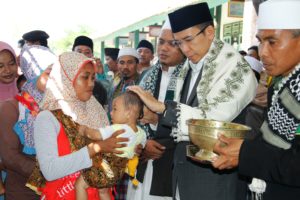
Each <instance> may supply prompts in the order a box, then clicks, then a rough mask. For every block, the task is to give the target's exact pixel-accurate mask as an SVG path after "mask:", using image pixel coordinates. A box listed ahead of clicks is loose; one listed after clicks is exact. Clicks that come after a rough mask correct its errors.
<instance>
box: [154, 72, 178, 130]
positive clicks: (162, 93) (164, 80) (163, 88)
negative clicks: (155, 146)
mask: <svg viewBox="0 0 300 200" xmlns="http://www.w3.org/2000/svg"><path fill="white" fill-rule="evenodd" d="M174 70H175V67H173V66H172V67H169V68H168V71H164V70H163V69H162V67H161V71H162V73H161V80H160V88H159V95H158V101H160V102H164V101H165V98H166V93H167V89H168V85H169V81H170V79H171V76H172V74H173V72H174ZM150 128H151V129H152V130H154V131H156V129H157V124H150Z"/></svg>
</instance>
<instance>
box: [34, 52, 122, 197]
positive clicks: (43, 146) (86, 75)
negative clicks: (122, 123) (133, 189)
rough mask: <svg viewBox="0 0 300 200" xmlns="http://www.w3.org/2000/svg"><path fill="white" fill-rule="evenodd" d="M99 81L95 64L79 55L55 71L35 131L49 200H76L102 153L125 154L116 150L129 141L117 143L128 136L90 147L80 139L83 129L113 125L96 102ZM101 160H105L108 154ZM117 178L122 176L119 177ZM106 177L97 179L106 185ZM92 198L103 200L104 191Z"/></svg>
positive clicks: (61, 59)
mask: <svg viewBox="0 0 300 200" xmlns="http://www.w3.org/2000/svg"><path fill="white" fill-rule="evenodd" d="M94 79H95V65H94V63H93V60H92V59H90V58H87V57H86V56H84V55H83V54H80V53H77V52H67V53H63V54H62V55H61V56H60V57H59V62H58V63H56V64H54V66H53V69H52V72H51V74H50V78H49V81H48V83H47V89H46V92H45V97H44V99H43V101H42V104H41V107H42V109H43V110H44V111H42V112H40V113H39V114H38V116H37V119H36V121H35V128H34V141H35V145H36V150H37V159H38V163H39V166H40V170H41V172H42V174H43V176H44V177H45V179H46V180H47V181H46V184H45V186H44V187H43V188H41V191H42V198H43V199H47V200H54V199H55V200H57V199H65V200H75V190H74V184H75V181H76V179H77V178H78V177H79V175H80V173H83V174H85V170H84V169H88V168H90V167H92V165H94V164H95V163H101V162H97V160H95V157H97V156H99V155H100V154H99V153H100V152H101V153H121V152H120V151H117V150H116V148H120V147H123V146H125V145H124V144H120V142H125V141H127V139H125V138H120V137H119V138H117V136H118V135H119V134H121V133H122V131H117V132H116V133H114V134H113V135H112V136H111V137H110V138H108V139H106V140H103V141H93V142H91V143H89V144H88V145H86V141H85V140H84V138H83V137H82V136H81V135H79V134H78V131H79V126H80V125H85V126H87V127H89V128H94V129H99V128H101V127H105V126H107V125H109V122H108V118H107V116H106V112H105V111H104V109H103V108H102V106H101V105H100V104H99V103H98V102H97V100H96V99H95V98H94V97H93V96H92V94H93V93H92V91H93V87H94ZM96 154H97V155H96ZM101 157H102V158H103V159H105V155H104V154H101ZM92 158H93V160H92ZM108 162H109V160H108ZM119 164H120V163H119ZM113 167H114V166H112V168H111V169H112V171H113V170H114V169H113ZM93 172H94V171H92V172H91V173H93ZM110 175H111V174H110ZM112 175H116V176H118V174H115V173H114V171H113V174H112ZM105 176H106V174H104V173H103V174H97V177H96V178H97V179H100V180H104V181H105ZM108 176H109V174H108ZM86 178H90V179H86ZM85 180H88V183H89V185H91V184H90V182H89V181H91V182H92V181H96V180H95V179H91V177H86V176H85ZM107 180H108V179H107ZM106 184H109V183H106ZM88 196H89V200H91V199H93V200H94V199H99V197H98V190H97V189H95V188H89V189H88Z"/></svg>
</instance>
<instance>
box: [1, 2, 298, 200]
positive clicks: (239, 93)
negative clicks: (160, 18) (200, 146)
mask: <svg viewBox="0 0 300 200" xmlns="http://www.w3.org/2000/svg"><path fill="white" fill-rule="evenodd" d="M299 10H300V1H296V0H268V1H266V2H264V3H262V4H261V5H260V7H259V13H258V25H257V29H258V30H257V35H256V37H257V39H258V43H259V44H258V46H251V47H249V49H248V52H245V51H243V52H242V51H240V52H238V51H237V50H236V49H234V48H233V47H232V46H231V45H229V44H227V43H224V42H223V41H221V40H219V39H217V38H216V36H215V25H214V20H213V17H212V15H211V12H210V9H209V7H208V4H207V3H205V2H202V3H197V4H193V5H188V6H185V7H182V8H179V9H177V10H175V11H173V12H171V13H169V14H168V16H167V18H166V20H165V22H164V24H163V26H162V28H161V31H160V34H159V36H158V40H157V45H155V46H156V47H157V48H156V52H155V49H154V45H153V44H152V43H151V42H149V41H147V40H141V41H140V42H139V44H138V45H137V48H131V47H124V48H121V49H119V48H105V49H104V51H105V63H104V61H101V60H100V59H98V58H95V56H94V44H93V41H92V39H91V38H89V37H87V36H83V35H81V36H78V37H76V38H75V39H74V43H73V46H72V49H70V52H65V53H62V54H61V55H55V54H54V53H53V52H52V51H51V49H50V48H49V46H48V39H49V35H48V34H47V33H46V32H44V31H41V30H35V31H31V32H28V33H25V34H24V35H23V37H22V40H20V41H19V47H20V48H21V51H20V54H19V55H17V54H16V52H15V51H14V49H13V48H12V47H11V46H10V45H9V44H7V43H6V42H3V41H0V91H1V92H0V124H1V125H0V170H1V174H2V175H4V176H3V179H2V181H0V195H2V196H0V199H1V198H2V199H5V200H34V199H45V200H59V199H61V200H63V199H65V200H75V199H77V200H84V199H89V200H100V199H101V200H126V199H127V200H171V199H174V200H192V199H193V200H194V199H199V200H217V199H218V200H220V199H221V200H250V199H257V200H259V199H262V200H269V199H270V200H277V199H278V200H281V199H289V200H294V199H295V200H296V199H299V196H300V181H299V180H300V179H299V178H298V176H299V175H300V168H299V166H298V164H299V163H300V156H299V154H300V151H299V145H300V95H299V94H300V91H299V88H300V69H299V68H300V15H299ZM155 55H156V56H157V59H154V56H155ZM154 60H156V61H155V62H154ZM103 63H104V64H103ZM18 68H20V70H21V72H22V74H18ZM191 118H193V119H214V120H220V121H226V122H236V123H240V124H245V125H248V126H250V127H251V128H252V130H251V132H250V133H249V134H248V137H247V138H245V139H233V138H227V137H225V136H224V135H219V136H218V142H217V143H216V144H215V146H214V152H215V153H216V154H217V156H216V157H214V158H213V159H212V160H211V163H210V164H207V163H203V162H201V161H199V160H197V159H191V158H188V157H187V155H186V149H187V148H188V147H189V145H191V141H190V138H189V132H188V126H187V124H186V121H187V120H188V119H191ZM224 144H225V145H224ZM2 199H1V200H2Z"/></svg>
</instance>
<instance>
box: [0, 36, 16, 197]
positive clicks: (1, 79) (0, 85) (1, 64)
mask: <svg viewBox="0 0 300 200" xmlns="http://www.w3.org/2000/svg"><path fill="white" fill-rule="evenodd" d="M17 75H18V66H17V62H16V54H15V51H14V50H13V48H12V47H11V46H10V45H9V44H7V43H5V42H2V41H0V102H1V101H5V100H8V99H11V98H13V97H14V96H15V95H16V94H17V92H18V89H17V85H16V77H17ZM3 169H4V165H3V163H2V161H1V157H0V195H2V194H4V192H5V189H4V185H3V182H2V177H1V174H2V172H1V171H2V170H3ZM0 199H3V198H2V197H1V196H0Z"/></svg>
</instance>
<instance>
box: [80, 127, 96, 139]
mask: <svg viewBox="0 0 300 200" xmlns="http://www.w3.org/2000/svg"><path fill="white" fill-rule="evenodd" d="M78 133H79V135H81V136H83V137H87V138H89V139H91V140H101V135H100V132H99V131H98V130H97V129H92V128H89V127H87V126H85V125H80V127H79V129H78Z"/></svg>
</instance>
